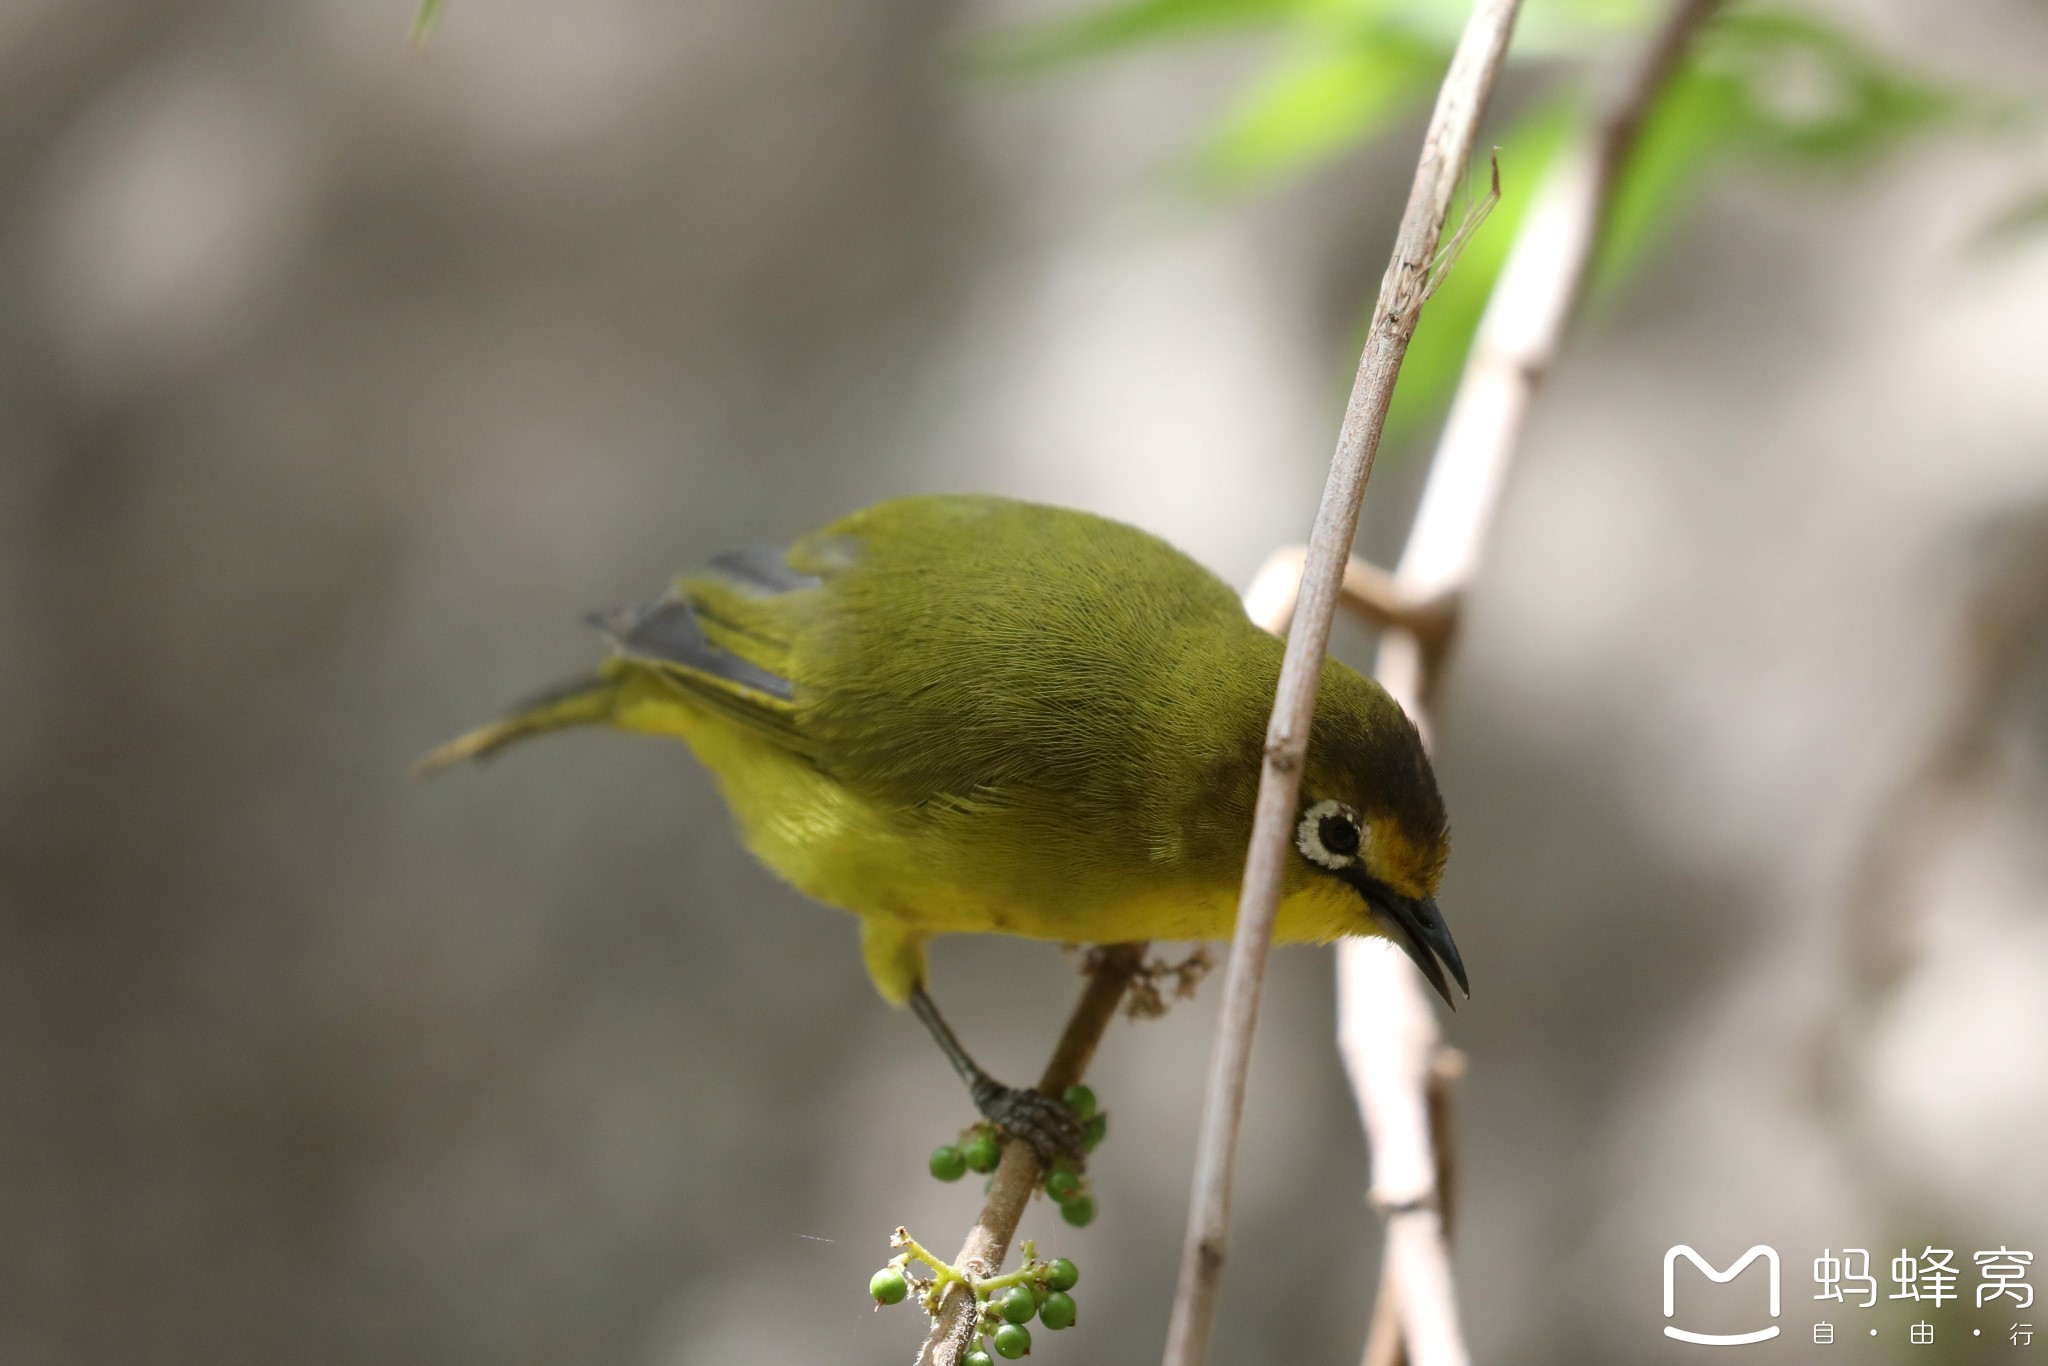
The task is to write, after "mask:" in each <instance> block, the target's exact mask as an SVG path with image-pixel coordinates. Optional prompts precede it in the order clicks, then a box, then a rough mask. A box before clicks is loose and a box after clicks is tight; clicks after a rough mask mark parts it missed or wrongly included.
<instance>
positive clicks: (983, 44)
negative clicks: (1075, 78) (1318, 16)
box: [973, 0, 1304, 73]
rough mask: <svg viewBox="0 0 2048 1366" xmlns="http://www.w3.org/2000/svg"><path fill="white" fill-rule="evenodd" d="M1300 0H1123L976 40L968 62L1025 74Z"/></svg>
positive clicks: (1289, 9)
mask: <svg viewBox="0 0 2048 1366" xmlns="http://www.w3.org/2000/svg"><path fill="white" fill-rule="evenodd" d="M1303 3H1304V0H1124V3H1121V4H1112V5H1105V6H1103V7H1102V8H1100V9H1092V10H1084V11H1083V12H1081V13H1080V14H1077V15H1073V16H1071V17H1068V18H1063V19H1055V20H1051V21H1049V22H1046V23H1042V24H1029V25H1025V26H1022V27H1019V28H1017V29H1014V30H1011V31H1008V32H1005V33H1002V34H998V35H997V36H995V37H991V38H986V39H983V40H981V41H980V42H979V43H978V44H977V46H976V51H975V52H974V54H973V60H974V64H975V65H977V66H979V67H982V68H984V69H987V70H993V71H1001V72H1012V73H1025V72H1032V71H1038V70H1042V69H1044V68H1048V67H1053V66H1059V65H1062V64H1065V63H1069V62H1075V61H1080V60H1082V59H1085V58H1091V57H1105V56H1108V55H1110V54H1112V53H1116V52H1121V51H1124V50H1126V49H1128V48H1133V47H1138V46H1141V45H1143V44H1146V43H1150V42H1155V41H1158V40H1161V39H1167V38H1178V37H1185V36H1187V35H1190V34H1195V33H1204V32H1213V31H1216V30H1222V29H1233V28H1249V27H1253V26H1257V25H1261V24H1271V23H1273V22H1275V21H1278V20H1281V19H1285V18H1287V17H1288V16H1289V15H1290V14H1292V13H1294V12H1295V11H1297V10H1299V9H1301V8H1302V6H1303Z"/></svg>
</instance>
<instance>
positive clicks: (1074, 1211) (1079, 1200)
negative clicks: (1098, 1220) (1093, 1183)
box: [1060, 1195, 1095, 1228]
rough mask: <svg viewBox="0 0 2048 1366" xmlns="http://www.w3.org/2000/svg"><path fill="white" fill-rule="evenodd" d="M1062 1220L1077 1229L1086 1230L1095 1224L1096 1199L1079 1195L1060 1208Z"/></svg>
mask: <svg viewBox="0 0 2048 1366" xmlns="http://www.w3.org/2000/svg"><path fill="white" fill-rule="evenodd" d="M1060 1218H1062V1219H1064V1220H1066V1221H1067V1222H1068V1223H1070V1224H1072V1225H1073V1226H1074V1227H1075V1228H1086V1227H1088V1225H1090V1224H1092V1223H1094V1222H1095V1197H1094V1196H1092V1195H1077V1196H1075V1197H1074V1198H1073V1199H1071V1200H1069V1201H1067V1203H1066V1204H1064V1205H1061V1206H1060Z"/></svg>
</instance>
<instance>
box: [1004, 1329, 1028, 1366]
mask: <svg viewBox="0 0 2048 1366" xmlns="http://www.w3.org/2000/svg"><path fill="white" fill-rule="evenodd" d="M995 1344H996V1355H997V1356H999V1357H1001V1358H1002V1359H1003V1360H1005V1361H1015V1360H1016V1359H1017V1358H1018V1357H1021V1356H1025V1355H1028V1354H1029V1353H1030V1351H1031V1330H1030V1329H1029V1328H1026V1327H1025V1326H1024V1325H1023V1324H1021V1323H1006V1324H1004V1325H1003V1326H1002V1327H1000V1328H998V1329H996V1336H995Z"/></svg>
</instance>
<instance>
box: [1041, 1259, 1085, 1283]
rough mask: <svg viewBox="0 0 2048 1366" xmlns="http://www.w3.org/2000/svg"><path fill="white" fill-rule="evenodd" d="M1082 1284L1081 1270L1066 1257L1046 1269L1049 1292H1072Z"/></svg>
mask: <svg viewBox="0 0 2048 1366" xmlns="http://www.w3.org/2000/svg"><path fill="white" fill-rule="evenodd" d="M1080 1283H1081V1268H1080V1267H1078V1266H1075V1265H1074V1264H1073V1263H1072V1262H1070V1261H1068V1260H1067V1259H1066V1258H1065V1257H1061V1258H1059V1259H1058V1260H1056V1261H1054V1262H1053V1264H1052V1265H1051V1266H1049V1267H1047V1268H1046V1269H1045V1286H1046V1289H1048V1290H1072V1289H1073V1288H1074V1287H1075V1286H1077V1285H1079V1284H1080Z"/></svg>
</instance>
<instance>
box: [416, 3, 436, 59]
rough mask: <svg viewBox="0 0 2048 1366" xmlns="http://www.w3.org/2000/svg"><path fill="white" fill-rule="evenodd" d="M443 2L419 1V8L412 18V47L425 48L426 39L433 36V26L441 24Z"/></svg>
mask: <svg viewBox="0 0 2048 1366" xmlns="http://www.w3.org/2000/svg"><path fill="white" fill-rule="evenodd" d="M442 3H443V0H420V7H419V10H418V12H417V13H415V14H414V15H413V17H412V45H413V46H414V47H415V48H421V47H425V46H426V45H427V39H429V38H431V37H433V36H434V25H436V24H438V23H440V22H441V6H442Z"/></svg>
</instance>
